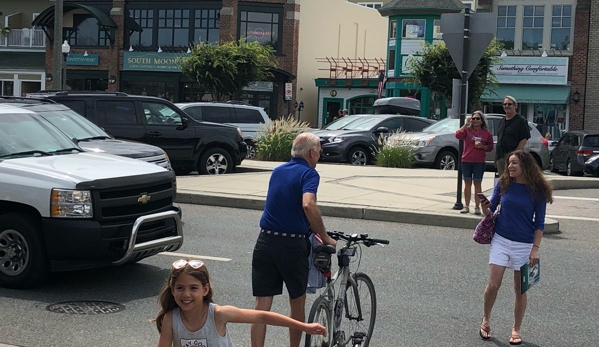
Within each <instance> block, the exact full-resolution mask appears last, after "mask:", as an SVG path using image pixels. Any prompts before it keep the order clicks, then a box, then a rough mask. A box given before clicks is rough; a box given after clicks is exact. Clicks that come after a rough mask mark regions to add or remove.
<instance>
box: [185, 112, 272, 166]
mask: <svg viewBox="0 0 599 347" xmlns="http://www.w3.org/2000/svg"><path fill="white" fill-rule="evenodd" d="M175 105H177V106H178V107H179V108H180V109H182V110H183V111H185V113H187V114H188V115H190V116H191V118H193V119H195V120H197V121H199V122H201V121H205V122H212V123H220V124H228V125H232V126H235V127H238V128H239V129H240V130H241V132H242V133H243V140H244V141H245V143H246V144H247V147H248V149H247V155H246V158H248V159H252V158H254V157H256V147H255V142H256V136H257V135H258V133H259V132H260V131H263V130H265V129H266V127H267V126H268V124H269V122H270V120H269V118H268V115H267V114H266V112H264V108H262V107H257V106H250V105H243V104H236V103H222V102H191V103H178V104H175Z"/></svg>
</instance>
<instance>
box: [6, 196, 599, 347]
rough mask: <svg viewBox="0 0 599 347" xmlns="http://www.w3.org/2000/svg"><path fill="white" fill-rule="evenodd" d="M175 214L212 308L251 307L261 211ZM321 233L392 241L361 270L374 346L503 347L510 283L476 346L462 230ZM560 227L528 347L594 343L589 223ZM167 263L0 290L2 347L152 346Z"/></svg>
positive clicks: (476, 293) (526, 329) (279, 341)
mask: <svg viewBox="0 0 599 347" xmlns="http://www.w3.org/2000/svg"><path fill="white" fill-rule="evenodd" d="M562 193H564V192H562ZM572 193H573V194H575V195H573V196H578V197H583V198H584V197H596V196H598V195H599V194H597V193H598V191H596V190H595V191H592V190H587V191H580V192H574V191H572ZM560 195H564V194H561V193H560ZM580 203H581V204H583V203H584V200H580ZM183 210H184V216H185V218H184V220H185V232H186V240H185V244H184V246H183V248H182V249H181V250H179V253H185V254H193V255H198V256H202V257H204V259H205V262H206V264H207V266H208V269H209V270H210V273H211V276H212V284H213V288H214V289H215V301H216V302H217V303H219V304H228V305H235V306H239V307H246V308H250V307H252V306H253V298H252V296H251V280H250V265H251V252H252V249H253V245H254V242H255V238H256V236H257V228H258V220H259V217H260V212H259V211H252V210H239V209H228V208H216V207H207V206H192V205H184V206H183ZM325 223H326V225H327V228H328V229H330V230H342V231H347V232H360V233H368V234H370V236H372V237H377V238H386V239H389V240H390V241H391V244H390V245H389V246H387V247H384V248H382V247H373V248H369V249H365V250H364V252H363V258H362V261H361V264H360V271H363V272H366V273H368V274H369V275H370V276H371V278H372V279H373V281H374V284H375V287H376V290H377V300H378V313H377V322H376V326H375V334H374V337H373V340H372V343H371V346H372V347H399V346H485V347H486V346H509V345H508V338H509V333H510V327H511V324H512V320H511V317H512V302H513V295H512V290H511V287H512V275H511V274H509V275H506V277H505V282H504V286H503V287H502V288H501V289H500V293H499V297H498V300H497V304H496V307H495V310H494V312H493V313H494V315H493V319H492V334H493V336H494V339H493V340H491V341H490V342H484V341H481V340H480V338H479V336H478V332H477V331H478V330H477V329H478V325H479V324H480V318H481V315H482V314H481V311H482V292H483V290H484V286H485V284H486V278H487V265H486V262H487V255H488V253H487V252H488V247H487V246H482V245H478V244H476V243H474V242H473V241H472V239H471V238H472V231H471V230H465V229H463V230H462V229H453V228H440V227H428V226H420V225H408V224H399V223H386V222H374V221H365V220H350V219H340V218H326V219H325ZM560 223H561V229H562V231H563V232H562V233H561V234H557V235H551V236H549V235H548V236H546V237H545V238H544V239H543V242H542V244H541V258H542V261H543V263H542V264H543V267H542V279H541V283H539V284H538V285H537V286H535V287H533V288H532V289H531V292H530V295H529V308H528V311H527V316H526V317H525V321H524V326H523V330H522V336H523V339H524V341H525V344H524V345H525V346H552V347H556V346H557V347H559V346H592V345H596V343H597V342H596V341H597V337H598V335H597V330H596V329H597V321H596V319H597V312H598V311H599V300H597V299H598V294H597V281H598V280H599V278H598V275H597V268H598V265H599V264H598V258H597V251H598V250H599V240H598V238H597V227H596V224H597V222H596V221H590V220H582V221H577V220H563V221H560ZM207 257H216V258H215V259H211V258H207ZM218 258H224V259H220V260H219V259H218ZM175 259H177V256H172V255H158V256H155V257H152V258H149V259H145V260H143V261H141V262H140V263H138V264H132V265H126V266H122V267H115V268H107V269H98V270H90V271H81V272H69V273H58V274H54V275H53V276H52V278H51V280H50V282H49V283H47V284H46V285H45V286H43V287H41V288H38V289H34V290H27V291H17V290H9V289H2V288H0V312H2V313H1V315H2V319H0V345H1V344H2V343H4V344H9V345H18V346H24V347H40V346H59V347H71V346H73V347H75V346H77V347H78V346H88V345H89V346H115V347H116V346H118V347H121V346H127V347H136V346H154V345H156V343H157V340H158V334H157V332H156V328H155V326H154V324H153V323H150V322H149V321H148V320H149V319H151V318H153V317H154V315H155V314H156V312H157V309H158V306H157V303H156V298H157V295H158V292H159V290H160V287H161V285H162V284H163V281H164V280H165V279H166V277H167V276H168V273H169V268H170V264H171V263H172V262H173V261H174V260H175ZM229 259H230V260H229ZM354 265H355V264H354ZM73 300H104V301H110V302H115V303H118V304H121V305H123V306H124V310H122V311H120V312H117V313H112V314H99V315H81V314H62V313H54V312H50V311H48V310H47V309H46V307H47V306H48V305H50V304H54V303H59V302H65V301H73ZM313 300H314V295H311V296H309V299H308V305H307V311H308V310H309V307H310V304H311V302H312V301H313ZM286 302H287V297H286V296H281V297H277V298H276V299H275V303H274V310H276V311H277V312H280V313H284V314H286V313H288V311H287V303H286ZM229 329H230V333H231V335H232V337H233V341H234V343H235V345H236V346H238V347H241V346H249V345H250V343H249V325H244V324H236V325H231V326H230V327H229ZM286 344H287V330H286V329H284V328H278V327H271V328H269V330H268V332H267V343H266V346H267V347H275V346H277V347H280V346H285V345H286Z"/></svg>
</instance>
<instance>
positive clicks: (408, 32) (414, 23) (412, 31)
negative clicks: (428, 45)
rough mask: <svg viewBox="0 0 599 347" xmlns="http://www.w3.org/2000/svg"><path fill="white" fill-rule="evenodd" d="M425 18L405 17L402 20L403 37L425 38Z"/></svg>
mask: <svg viewBox="0 0 599 347" xmlns="http://www.w3.org/2000/svg"><path fill="white" fill-rule="evenodd" d="M425 24H426V20H424V19H404V20H403V22H402V29H401V33H402V34H401V37H403V38H404V39H424V32H425V30H424V25H425Z"/></svg>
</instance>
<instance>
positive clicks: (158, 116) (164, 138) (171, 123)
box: [139, 100, 199, 166]
mask: <svg viewBox="0 0 599 347" xmlns="http://www.w3.org/2000/svg"><path fill="white" fill-rule="evenodd" d="M139 106H140V109H141V110H142V115H143V117H142V118H143V121H144V125H145V130H146V131H145V140H144V141H143V142H146V143H149V144H151V145H154V146H157V147H160V148H162V149H163V150H164V151H165V152H166V153H167V154H168V156H169V159H170V160H171V162H172V163H173V166H187V165H189V164H190V163H192V162H193V161H194V159H195V152H194V150H195V148H196V144H197V143H198V140H199V139H198V138H197V136H196V132H195V128H194V126H193V123H194V122H193V121H192V120H189V119H187V117H186V116H185V115H184V114H182V113H181V112H179V110H177V109H175V108H173V107H172V106H170V105H168V104H166V103H162V102H160V101H153V100H147V101H146V100H143V101H139ZM185 124H187V126H186V125H185Z"/></svg>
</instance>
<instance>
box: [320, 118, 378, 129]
mask: <svg viewBox="0 0 599 347" xmlns="http://www.w3.org/2000/svg"><path fill="white" fill-rule="evenodd" d="M365 116H366V117H367V116H369V115H365V114H354V115H351V116H344V117H341V118H339V119H337V120H336V121H334V122H331V123H329V124H327V125H326V126H324V127H323V128H322V129H315V130H314V131H318V130H339V129H341V128H343V127H344V126H346V125H348V124H349V123H351V122H353V121H355V120H356V119H359V118H362V117H365Z"/></svg>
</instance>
